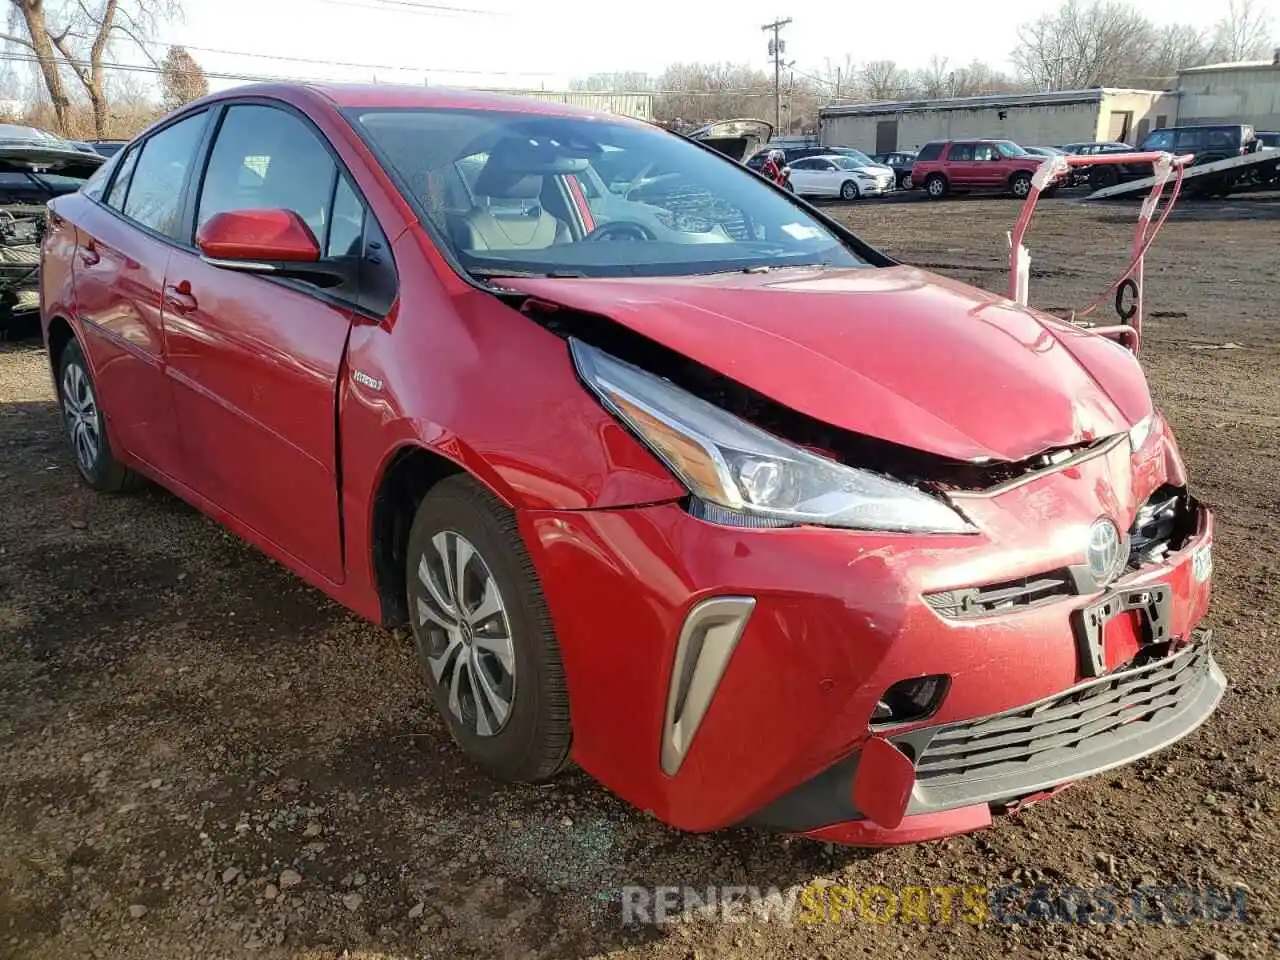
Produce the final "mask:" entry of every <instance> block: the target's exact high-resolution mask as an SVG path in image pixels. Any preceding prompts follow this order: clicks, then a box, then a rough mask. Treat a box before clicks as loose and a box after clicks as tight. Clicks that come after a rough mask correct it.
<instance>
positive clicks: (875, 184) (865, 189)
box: [858, 177, 896, 197]
mask: <svg viewBox="0 0 1280 960" xmlns="http://www.w3.org/2000/svg"><path fill="white" fill-rule="evenodd" d="M895 181H896V178H893V177H890V178H889V179H886V180H859V181H858V190H859V191H860V192H861V193H862V195H863V196H864V197H883V196H884V195H885V194H887V193H892V192H893V190H894V187H895V186H896V183H895Z"/></svg>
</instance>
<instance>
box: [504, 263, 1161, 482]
mask: <svg viewBox="0 0 1280 960" xmlns="http://www.w3.org/2000/svg"><path fill="white" fill-rule="evenodd" d="M501 282H502V284H503V285H504V286H508V287H512V288H515V289H517V290H519V291H521V292H524V293H528V294H531V295H533V296H536V297H538V298H541V299H544V300H548V301H551V302H553V303H557V304H560V305H562V306H564V307H570V308H573V309H577V310H582V311H586V312H589V313H596V314H601V315H603V316H606V317H609V318H611V319H612V320H614V321H616V322H618V323H620V324H623V325H624V326H626V327H629V328H630V329H632V330H634V331H635V332H637V333H639V334H642V335H644V336H646V337H648V338H649V339H651V340H654V341H656V342H658V343H660V344H663V345H664V346H666V347H669V348H670V349H672V350H675V351H677V352H679V353H682V354H684V355H685V356H687V357H689V358H690V359H692V360H695V361H697V362H699V363H701V364H703V365H704V366H707V367H710V368H711V369H713V370H716V371H718V372H720V373H722V374H724V375H725V376H727V377H729V378H730V379H732V380H736V381H737V382H738V383H740V384H742V385H744V386H747V387H750V388H751V389H753V390H756V391H758V392H759V393H762V394H765V395H766V396H768V397H771V398H772V399H774V400H775V401H777V402H778V403H781V404H783V405H784V406H786V407H789V408H791V409H792V410H796V411H799V412H801V413H804V414H807V415H808V416H811V417H814V418H815V419H818V420H822V421H824V422H826V423H829V424H831V425H833V426H837V427H841V428H843V429H846V430H849V431H852V432H854V433H859V434H864V435H867V436H872V437H878V438H880V439H883V440H888V441H891V442H894V443H897V444H902V445H905V446H909V447H913V448H915V449H918V450H925V451H929V452H931V453H935V454H938V455H940V456H944V457H950V458H953V459H957V460H978V459H983V458H991V459H996V460H1009V461H1016V460H1022V459H1025V458H1027V457H1030V456H1033V455H1035V454H1037V453H1041V452H1043V451H1045V450H1048V449H1050V448H1054V447H1062V446H1068V445H1073V444H1078V443H1082V442H1087V441H1090V440H1093V439H1095V438H1098V437H1103V436H1110V435H1113V434H1116V433H1120V432H1123V431H1125V430H1128V429H1129V428H1130V427H1131V426H1132V425H1133V424H1135V423H1137V422H1138V421H1139V420H1141V419H1142V418H1143V417H1145V416H1147V415H1148V414H1149V413H1150V412H1151V409H1152V407H1151V397H1150V394H1149V392H1148V389H1147V384H1146V380H1145V378H1144V377H1143V374H1142V370H1141V368H1140V367H1139V365H1138V362H1137V359H1136V358H1135V357H1134V356H1133V355H1132V354H1131V353H1130V352H1129V351H1128V350H1127V349H1125V348H1124V347H1122V346H1120V345H1119V344H1116V343H1114V342H1112V341H1109V340H1105V339H1103V338H1102V337H1099V336H1096V335H1094V334H1088V333H1086V332H1084V331H1082V330H1080V329H1078V328H1076V327H1074V326H1072V325H1071V324H1068V323H1066V322H1064V321H1061V320H1057V319H1055V318H1053V317H1049V316H1046V315H1043V314H1039V313H1037V312H1035V311H1032V310H1028V309H1026V308H1023V307H1019V306H1017V305H1016V304H1012V303H1010V302H1009V301H1008V300H1006V299H1004V298H1003V297H999V296H996V295H995V294H990V293H986V292H984V291H982V290H978V289H976V288H974V287H970V286H968V285H966V284H963V283H959V282H957V281H954V280H949V279H946V278H944V277H939V276H937V275H934V274H931V273H928V272H926V271H924V270H919V269H916V268H914V267H909V266H897V267H887V268H870V267H868V268H862V269H859V268H853V269H844V270H824V269H821V268H816V269H815V268H795V269H779V270H774V271H770V272H767V273H753V274H746V273H733V274H716V275H712V276H703V277H675V278H661V279H648V278H644V279H630V278H627V279H576V278H531V279H530V278H511V279H506V278H504V279H503V280H502V281H501ZM623 359H626V358H623Z"/></svg>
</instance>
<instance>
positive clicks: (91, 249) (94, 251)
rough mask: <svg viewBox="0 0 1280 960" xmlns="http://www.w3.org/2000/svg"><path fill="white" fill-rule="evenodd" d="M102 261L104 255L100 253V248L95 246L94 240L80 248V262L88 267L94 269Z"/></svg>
mask: <svg viewBox="0 0 1280 960" xmlns="http://www.w3.org/2000/svg"><path fill="white" fill-rule="evenodd" d="M101 259H102V254H100V253H98V248H97V247H96V246H95V245H94V242H93V241H92V240H90V241H89V242H88V243H86V244H85V245H84V246H83V247H81V248H80V262H81V263H83V264H84V265H85V266H86V267H92V266H93V265H94V264H95V263H97V262H98V261H99V260H101Z"/></svg>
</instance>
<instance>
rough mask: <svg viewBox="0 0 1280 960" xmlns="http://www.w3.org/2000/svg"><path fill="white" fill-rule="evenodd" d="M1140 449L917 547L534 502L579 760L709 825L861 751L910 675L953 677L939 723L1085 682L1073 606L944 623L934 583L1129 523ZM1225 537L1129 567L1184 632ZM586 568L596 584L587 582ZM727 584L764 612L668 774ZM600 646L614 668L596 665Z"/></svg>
mask: <svg viewBox="0 0 1280 960" xmlns="http://www.w3.org/2000/svg"><path fill="white" fill-rule="evenodd" d="M1153 445H1154V446H1157V447H1158V446H1159V445H1158V443H1156V444H1153ZM1127 461H1128V456H1127V448H1119V449H1117V450H1115V451H1113V452H1112V453H1111V454H1109V455H1107V456H1103V457H1099V458H1095V459H1092V460H1090V461H1088V462H1087V463H1085V464H1082V465H1081V466H1080V467H1079V468H1078V469H1074V470H1071V471H1068V472H1061V473H1055V474H1052V475H1049V476H1046V477H1042V478H1038V479H1036V480H1033V481H1031V482H1029V483H1027V484H1024V485H1021V486H1018V487H1015V488H1014V489H1012V490H1009V491H1006V492H1005V493H1002V494H1000V495H998V496H996V497H987V496H979V497H974V498H972V499H965V500H963V501H961V502H962V507H963V509H965V510H966V511H968V512H970V513H971V515H972V516H973V517H974V519H975V520H976V521H978V522H979V524H980V525H983V524H985V523H988V522H989V521H991V520H992V518H999V522H996V523H992V524H991V526H990V530H989V532H986V531H985V530H984V535H983V536H981V537H938V538H933V540H932V541H930V542H928V543H924V544H922V543H921V542H920V540H919V538H915V537H905V536H902V535H895V534H871V533H854V532H849V531H840V532H835V531H829V530H815V529H804V530H801V529H797V530H787V531H777V530H763V531H762V530H754V531H753V530H738V529H725V528H721V527H716V526H714V525H712V524H708V523H704V522H702V521H699V520H696V519H694V518H692V517H690V516H689V515H688V514H687V513H686V512H685V511H684V510H682V509H681V508H680V507H679V506H677V505H674V504H672V505H665V506H658V507H651V508H647V509H640V510H625V511H590V512H579V513H569V512H550V513H540V512H539V513H530V514H529V515H528V516H527V517H526V519H525V523H526V524H527V525H528V532H527V533H526V540H527V541H529V542H536V543H538V544H540V545H541V547H540V549H537V550H535V551H534V559H535V562H536V563H537V564H538V570H539V574H540V575H541V578H542V583H543V587H544V589H545V590H546V593H547V600H548V603H549V604H550V606H551V610H552V614H553V615H554V617H555V622H556V629H557V634H558V636H559V638H560V643H561V651H562V655H563V657H564V660H565V666H566V671H567V675H568V677H569V681H570V698H571V702H572V704H573V711H574V722H575V730H576V731H577V732H576V733H575V740H574V757H575V759H576V760H577V761H578V762H579V763H580V764H581V765H582V766H583V767H584V768H585V769H586V770H587V771H588V772H590V773H591V774H592V775H593V776H595V777H597V778H598V779H599V780H601V781H602V782H603V783H604V784H605V785H606V786H609V787H610V788H611V789H613V790H614V791H616V792H617V793H619V794H620V795H621V796H623V797H624V798H626V799H627V800H628V801H630V802H631V803H633V804H635V805H636V806H639V807H641V808H643V809H647V810H652V811H654V813H656V814H657V815H658V816H659V817H660V818H662V819H663V820H666V821H667V822H669V823H672V824H675V825H676V826H680V827H683V828H685V829H690V830H707V829H712V828H715V827H720V826H724V825H726V824H729V823H734V822H737V821H738V820H740V819H742V818H743V817H744V816H745V815H746V814H747V813H748V812H750V811H751V810H754V809H757V808H759V807H760V806H761V805H762V804H764V803H767V802H768V801H770V800H772V799H774V798H775V797H777V796H778V795H779V794H781V793H783V792H784V790H785V789H786V788H788V787H791V786H794V785H796V784H798V783H801V782H803V781H804V780H806V779H808V778H809V777H811V776H812V775H814V774H815V773H817V772H819V771H821V770H823V769H825V768H826V767H827V766H829V765H830V764H831V763H832V762H834V761H835V760H837V759H839V758H840V757H843V756H846V755H848V754H849V753H850V752H852V751H854V750H856V748H857V747H858V746H859V745H860V744H861V743H862V741H864V740H865V739H866V738H867V737H868V736H869V735H870V730H869V729H868V725H867V720H868V718H869V717H870V716H871V711H872V708H873V707H874V706H875V701H876V700H877V698H879V697H880V695H881V694H882V692H883V691H884V690H885V689H886V688H888V687H889V686H890V685H891V684H893V683H895V682H897V681H898V680H902V679H905V678H908V677H913V676H918V675H919V674H920V673H921V672H930V673H931V672H942V673H948V674H950V675H951V677H952V682H951V687H950V690H949V692H948V695H947V698H946V700H945V702H944V704H943V706H942V708H941V711H940V712H939V713H938V714H936V715H934V716H931V717H929V719H928V721H927V722H928V723H929V724H945V723H947V722H949V721H951V720H957V719H962V718H965V717H970V716H975V715H981V714H988V713H995V712H999V711H1002V710H1004V709H1007V708H1010V707H1014V706H1017V705H1019V704H1022V703H1030V702H1034V701H1036V700H1038V699H1040V698H1041V697H1044V696H1048V695H1049V694H1051V693H1054V692H1055V691H1059V690H1064V689H1067V688H1069V687H1071V686H1073V685H1074V684H1076V683H1077V682H1078V681H1079V680H1080V679H1081V677H1080V674H1079V669H1078V665H1077V660H1076V652H1075V649H1074V647H1073V646H1072V645H1070V644H1064V643H1062V642H1061V637H1060V633H1059V631H1058V629H1055V624H1061V623H1062V622H1063V621H1064V619H1065V618H1066V617H1067V616H1068V614H1069V612H1070V609H1071V605H1070V604H1068V605H1066V606H1065V607H1064V606H1061V605H1057V604H1052V605H1048V606H1044V607H1039V608H1032V609H1029V610H1027V611H1025V612H1019V613H1006V614H1004V615H1003V616H1000V617H998V618H992V619H991V620H987V621H985V622H984V621H974V622H968V623H951V622H947V621H945V620H943V619H942V618H940V617H939V616H938V615H937V614H936V613H935V612H934V611H933V610H931V609H930V608H929V607H928V606H927V605H926V604H925V602H924V600H923V599H922V594H924V593H930V592H937V591H943V590H948V589H951V588H953V587H956V586H958V585H964V584H969V583H987V582H1000V581H1004V580H1010V579H1014V578H1017V577H1019V576H1031V575H1034V574H1036V573H1037V572H1039V571H1042V570H1045V569H1050V568H1053V567H1055V566H1064V565H1068V564H1070V563H1072V562H1073V556H1074V554H1075V553H1076V552H1077V551H1078V548H1077V547H1076V544H1078V543H1079V542H1080V538H1081V537H1083V536H1084V535H1085V532H1086V530H1087V528H1088V526H1089V524H1090V523H1091V522H1092V521H1093V520H1094V519H1095V518H1096V517H1097V516H1099V514H1104V515H1110V516H1112V517H1113V518H1114V519H1115V520H1116V521H1117V522H1118V523H1119V524H1120V525H1121V526H1122V527H1124V526H1127V524H1128V523H1129V522H1130V521H1131V520H1132V517H1133V514H1134V512H1135V511H1136V509H1137V505H1138V504H1139V503H1141V502H1142V501H1143V500H1145V499H1146V497H1147V496H1148V495H1149V494H1150V492H1151V491H1152V490H1153V489H1155V488H1156V487H1158V486H1159V485H1160V484H1161V483H1162V482H1163V481H1164V480H1165V479H1166V478H1167V475H1168V474H1167V469H1166V466H1165V463H1164V458H1163V457H1159V458H1155V459H1153V460H1151V461H1149V465H1147V466H1145V467H1144V468H1142V469H1140V470H1139V471H1137V472H1134V471H1131V470H1130V469H1129V468H1128V466H1127ZM1050 522H1052V523H1053V524H1055V526H1054V529H1055V530H1061V531H1062V532H1061V534H1060V536H1055V539H1056V540H1060V543H1061V547H1060V548H1059V549H1058V550H1057V551H1056V552H1055V551H1054V550H1053V549H1052V548H1050V549H1046V546H1045V544H1044V542H1043V538H1041V537H1038V536H1036V535H1035V531H1036V530H1037V529H1040V528H1042V527H1043V525H1045V524H1047V523H1050ZM1212 537H1213V530H1212V525H1211V523H1210V522H1209V521H1206V523H1205V525H1204V526H1203V527H1202V528H1201V529H1200V530H1199V531H1198V532H1197V534H1196V536H1195V538H1194V539H1193V541H1192V542H1191V543H1189V544H1187V545H1186V546H1185V547H1184V549H1183V550H1182V551H1180V552H1179V553H1178V554H1177V555H1176V556H1175V557H1173V558H1172V559H1170V560H1169V562H1168V563H1167V564H1166V565H1163V566H1161V567H1158V568H1154V569H1152V570H1150V571H1146V572H1145V573H1144V574H1143V575H1142V576H1141V577H1137V578H1135V579H1134V580H1133V581H1132V582H1133V583H1135V584H1137V583H1142V582H1154V581H1156V580H1159V581H1160V582H1165V583H1169V584H1171V585H1172V588H1173V590H1174V592H1175V594H1176V595H1177V596H1178V598H1179V603H1178V605H1177V606H1178V612H1177V613H1176V614H1175V618H1176V619H1175V622H1174V623H1173V624H1172V625H1171V628H1170V629H1171V633H1172V634H1174V635H1176V636H1182V637H1185V636H1188V635H1189V634H1190V631H1191V630H1192V629H1193V628H1194V627H1195V626H1196V625H1197V624H1198V623H1199V621H1200V620H1201V618H1202V617H1203V615H1204V613H1205V611H1206V609H1207V606H1208V601H1209V588H1208V585H1207V584H1197V583H1195V582H1194V580H1193V578H1192V577H1191V575H1190V570H1189V564H1190V556H1191V554H1192V553H1193V552H1194V551H1195V550H1196V549H1198V548H1200V547H1202V546H1205V545H1207V544H1210V543H1211V542H1212ZM993 547H996V548H999V549H994V550H993V549H992V548H993ZM641 562H642V563H643V566H642V567H640V568H639V569H638V570H637V569H635V567H636V565H637V564H638V563H641ZM584 582H589V583H591V584H592V585H593V589H592V590H591V591H590V596H589V597H587V596H584V594H583V591H582V590H581V586H580V585H581V584H582V583H584ZM1126 582H1129V581H1126ZM725 593H730V594H746V595H751V596H754V597H756V598H757V606H756V611H755V613H754V614H753V616H752V618H751V621H750V623H749V624H748V626H747V630H746V633H745V635H744V636H743V638H742V640H741V641H740V643H739V646H738V648H737V650H736V651H735V653H734V657H733V661H732V663H731V665H730V667H729V670H728V672H727V673H726V675H725V677H724V679H723V680H722V681H721V685H720V688H719V692H718V693H717V696H716V699H715V701H714V702H713V703H712V706H711V709H710V711H709V712H708V714H707V716H706V718H705V719H704V720H703V723H702V726H701V728H700V729H699V732H698V736H697V738H696V739H695V740H694V742H693V745H692V747H691V748H690V751H689V756H688V758H687V759H686V761H685V763H684V766H683V767H682V768H681V770H680V773H679V774H678V776H676V777H666V776H664V775H663V774H662V773H661V771H660V770H659V768H658V762H657V757H658V750H659V743H660V736H661V726H662V704H663V698H664V692H665V690H666V686H667V683H668V673H669V669H670V667H669V664H670V663H671V658H672V655H673V652H674V646H675V638H676V635H677V633H678V632H679V625H680V624H681V622H682V621H683V619H684V617H685V614H686V613H687V612H688V611H689V609H690V608H691V607H692V606H693V605H694V604H695V603H697V602H698V601H699V600H701V599H703V598H705V597H707V596H715V595H718V594H725ZM1090 599H1093V598H1092V597H1081V598H1078V601H1079V602H1078V603H1077V604H1076V605H1077V606H1079V605H1082V604H1083V602H1085V601H1088V600H1090ZM601 637H607V638H608V639H607V640H605V641H602V640H601V639H600V638H601ZM602 642H607V643H608V645H609V654H608V657H607V658H605V662H606V663H607V667H605V668H602V667H600V666H597V667H596V668H595V669H592V664H599V663H600V657H599V654H598V649H597V648H598V645H599V644H600V643H602ZM1135 648H1136V640H1134V639H1132V638H1131V637H1119V638H1117V642H1116V643H1115V644H1114V645H1111V646H1109V649H1108V656H1109V657H1110V658H1111V659H1110V662H1109V666H1111V667H1115V666H1118V665H1120V664H1121V663H1124V662H1126V661H1127V660H1128V659H1129V658H1130V657H1132V655H1133V652H1134V649H1135ZM922 651H925V652H922ZM1030 664H1034V665H1035V667H1034V669H1030V670H1029V669H1028V666H1029V665H1030ZM575 681H580V683H577V684H575ZM643 771H650V772H651V775H650V776H648V777H643V776H640V775H639V774H640V773H641V772H643Z"/></svg>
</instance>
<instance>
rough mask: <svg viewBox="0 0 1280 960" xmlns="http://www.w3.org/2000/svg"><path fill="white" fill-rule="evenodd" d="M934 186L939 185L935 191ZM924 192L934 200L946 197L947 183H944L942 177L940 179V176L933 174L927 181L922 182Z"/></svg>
mask: <svg viewBox="0 0 1280 960" xmlns="http://www.w3.org/2000/svg"><path fill="white" fill-rule="evenodd" d="M934 184H938V185H939V186H938V188H937V189H936V190H935V189H934ZM924 192H925V193H927V194H928V195H929V196H930V197H933V198H935V199H937V198H939V197H943V196H946V193H947V181H946V180H944V179H943V178H942V177H940V176H939V175H938V174H936V173H935V174H932V175H931V176H930V177H929V178H928V179H927V180H925V182H924Z"/></svg>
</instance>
